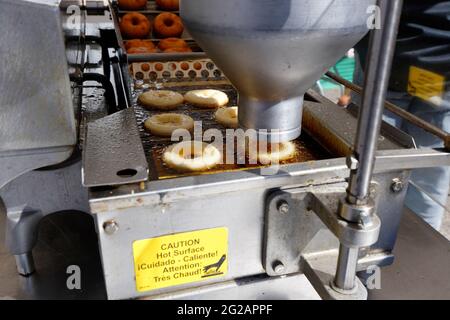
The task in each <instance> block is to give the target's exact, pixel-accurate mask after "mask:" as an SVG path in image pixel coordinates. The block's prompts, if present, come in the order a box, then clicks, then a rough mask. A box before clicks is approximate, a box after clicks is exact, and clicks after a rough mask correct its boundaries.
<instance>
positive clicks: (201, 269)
mask: <svg viewBox="0 0 450 320" xmlns="http://www.w3.org/2000/svg"><path fill="white" fill-rule="evenodd" d="M133 257H134V270H135V275H136V289H137V291H139V292H143V291H148V290H154V289H159V288H165V287H170V286H176V285H180V284H185V283H191V282H196V281H202V280H206V279H211V278H215V277H222V276H225V275H226V274H227V271H228V229H227V228H215V229H207V230H200V231H193V232H186V233H179V234H174V235H167V236H162V237H158V238H151V239H144V240H137V241H135V242H134V243H133Z"/></svg>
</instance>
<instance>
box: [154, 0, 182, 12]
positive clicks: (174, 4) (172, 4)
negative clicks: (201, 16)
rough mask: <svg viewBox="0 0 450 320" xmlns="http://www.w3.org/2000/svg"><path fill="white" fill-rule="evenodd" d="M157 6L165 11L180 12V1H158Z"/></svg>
mask: <svg viewBox="0 0 450 320" xmlns="http://www.w3.org/2000/svg"><path fill="white" fill-rule="evenodd" d="M156 5H157V6H158V7H159V8H161V9H163V10H169V11H174V10H179V9H180V1H179V0H156Z"/></svg>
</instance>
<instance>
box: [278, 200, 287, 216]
mask: <svg viewBox="0 0 450 320" xmlns="http://www.w3.org/2000/svg"><path fill="white" fill-rule="evenodd" d="M278 212H279V213H281V214H287V213H288V212H289V203H287V202H286V201H284V200H281V201H280V202H279V203H278Z"/></svg>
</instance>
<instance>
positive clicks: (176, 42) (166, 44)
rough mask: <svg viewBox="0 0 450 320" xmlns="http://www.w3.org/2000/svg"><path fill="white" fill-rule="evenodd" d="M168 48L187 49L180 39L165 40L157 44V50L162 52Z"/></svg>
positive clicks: (184, 42) (186, 45)
mask: <svg viewBox="0 0 450 320" xmlns="http://www.w3.org/2000/svg"><path fill="white" fill-rule="evenodd" d="M169 48H189V45H188V44H187V42H186V41H184V40H183V39H180V38H166V39H162V40H161V41H160V42H159V43H158V49H159V50H161V51H164V50H166V49H169Z"/></svg>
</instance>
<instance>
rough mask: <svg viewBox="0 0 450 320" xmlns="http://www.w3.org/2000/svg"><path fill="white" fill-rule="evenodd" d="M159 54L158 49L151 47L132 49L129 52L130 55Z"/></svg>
mask: <svg viewBox="0 0 450 320" xmlns="http://www.w3.org/2000/svg"><path fill="white" fill-rule="evenodd" d="M155 52H158V50H156V48H153V49H152V48H149V47H131V48H130V49H128V50H127V53H128V54H146V53H155Z"/></svg>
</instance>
